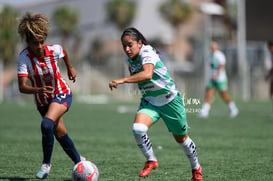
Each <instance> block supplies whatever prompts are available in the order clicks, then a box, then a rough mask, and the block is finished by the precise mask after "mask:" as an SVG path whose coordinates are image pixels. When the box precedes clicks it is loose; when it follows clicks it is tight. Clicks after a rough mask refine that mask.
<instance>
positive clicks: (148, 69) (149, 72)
mask: <svg viewBox="0 0 273 181" xmlns="http://www.w3.org/2000/svg"><path fill="white" fill-rule="evenodd" d="M142 68H143V71H141V72H139V73H136V74H134V75H131V76H128V77H124V78H121V79H116V80H112V81H111V82H110V83H109V88H110V89H111V90H112V88H117V86H118V84H124V83H139V82H144V81H147V80H151V79H152V77H153V72H154V65H153V64H151V63H148V64H144V65H143V66H142Z"/></svg>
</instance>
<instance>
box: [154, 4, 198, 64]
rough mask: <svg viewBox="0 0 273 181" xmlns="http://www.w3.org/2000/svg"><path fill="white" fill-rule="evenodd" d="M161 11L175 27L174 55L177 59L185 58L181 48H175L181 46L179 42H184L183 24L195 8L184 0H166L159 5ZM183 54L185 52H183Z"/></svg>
mask: <svg viewBox="0 0 273 181" xmlns="http://www.w3.org/2000/svg"><path fill="white" fill-rule="evenodd" d="M159 12H160V14H161V15H162V17H163V18H164V19H165V20H166V21H167V22H168V23H169V24H170V25H171V26H172V27H173V28H174V31H175V32H174V36H173V37H174V40H173V47H174V48H172V49H173V50H172V51H173V56H174V59H175V60H181V59H182V60H183V59H185V57H184V55H182V56H181V53H182V52H181V50H174V49H175V48H176V47H178V48H179V47H180V46H179V44H181V42H183V41H184V40H183V36H182V35H181V34H180V32H181V31H180V30H181V26H182V25H183V23H185V22H186V21H187V20H188V19H189V18H190V17H191V16H192V14H193V9H192V7H191V5H190V3H187V2H184V1H183V0H166V1H165V2H164V3H162V4H161V5H160V6H159ZM182 54H183V53H182Z"/></svg>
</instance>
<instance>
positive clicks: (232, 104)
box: [228, 101, 237, 110]
mask: <svg viewBox="0 0 273 181" xmlns="http://www.w3.org/2000/svg"><path fill="white" fill-rule="evenodd" d="M228 107H229V109H230V110H234V109H237V107H236V104H235V103H234V102H233V101H231V102H230V103H228Z"/></svg>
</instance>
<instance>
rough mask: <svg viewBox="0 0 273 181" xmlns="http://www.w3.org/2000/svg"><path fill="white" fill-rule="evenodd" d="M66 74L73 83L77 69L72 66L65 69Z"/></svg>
mask: <svg viewBox="0 0 273 181" xmlns="http://www.w3.org/2000/svg"><path fill="white" fill-rule="evenodd" d="M67 75H68V78H69V80H72V81H73V83H74V82H75V81H76V75H77V71H76V70H75V69H74V68H73V67H72V68H70V69H68V70H67Z"/></svg>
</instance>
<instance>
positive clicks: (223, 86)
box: [199, 42, 239, 118]
mask: <svg viewBox="0 0 273 181" xmlns="http://www.w3.org/2000/svg"><path fill="white" fill-rule="evenodd" d="M210 48H211V56H210V66H211V77H210V80H209V82H208V84H207V88H206V95H205V103H204V104H203V106H202V110H201V112H200V114H199V117H201V118H207V117H208V116H209V111H210V105H211V100H212V96H213V94H214V91H215V89H216V90H218V91H219V92H220V95H221V97H222V99H223V100H224V101H225V102H226V103H227V105H228V107H229V110H230V113H229V116H230V118H235V117H236V116H237V115H238V112H239V111H238V108H237V106H236V104H235V103H234V102H233V101H232V99H231V98H230V96H229V95H228V93H227V87H228V80H227V75H226V70H225V65H226V57H225V55H224V54H223V52H221V51H220V50H219V47H218V44H217V43H216V42H212V43H211V46H210Z"/></svg>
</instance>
